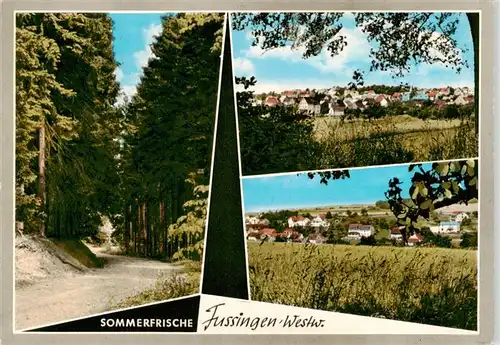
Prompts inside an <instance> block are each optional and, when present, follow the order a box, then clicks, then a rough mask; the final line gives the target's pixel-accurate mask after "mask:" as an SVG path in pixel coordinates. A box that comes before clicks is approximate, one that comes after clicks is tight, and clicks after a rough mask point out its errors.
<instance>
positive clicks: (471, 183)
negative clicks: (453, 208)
mask: <svg viewBox="0 0 500 345" xmlns="http://www.w3.org/2000/svg"><path fill="white" fill-rule="evenodd" d="M408 169H409V171H410V172H411V171H415V173H414V176H413V178H412V180H411V182H412V185H411V187H410V189H409V194H410V196H411V200H412V203H408V202H407V201H406V200H404V198H403V197H402V195H401V193H402V192H403V190H402V189H401V188H400V187H399V186H400V185H401V184H402V182H401V181H400V180H399V179H398V178H397V177H395V178H393V179H391V180H390V181H389V190H388V191H387V192H386V193H385V194H386V197H387V200H388V202H389V205H390V207H391V211H392V212H393V214H394V216H395V217H396V218H397V220H398V225H403V226H405V227H406V230H407V231H408V232H409V233H410V234H413V233H414V232H415V231H417V230H419V229H420V228H421V225H420V224H421V222H420V220H421V218H423V219H429V218H430V216H431V212H432V211H434V210H437V209H439V208H441V207H444V206H449V205H453V204H457V203H463V204H467V203H468V201H469V200H472V199H476V198H477V197H478V176H479V175H478V162H477V161H476V160H467V161H453V162H444V163H433V164H432V168H431V169H429V170H425V169H424V168H423V167H422V164H416V165H413V164H412V165H410V166H409V168H408ZM403 237H404V238H405V239H406V231H405V233H404V234H403Z"/></svg>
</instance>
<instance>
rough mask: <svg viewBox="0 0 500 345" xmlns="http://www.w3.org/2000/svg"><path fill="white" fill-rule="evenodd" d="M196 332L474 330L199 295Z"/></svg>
mask: <svg viewBox="0 0 500 345" xmlns="http://www.w3.org/2000/svg"><path fill="white" fill-rule="evenodd" d="M198 333H209V334H356V335H361V334H403V335H409V334H419V335H425V334H429V335H437V334H441V335H477V334H478V332H475V331H469V330H462V329H455V328H447V327H438V326H432V325H425V324H420V323H413V322H403V321H395V320H388V319H382V318H376V317H367V316H359V315H352V314H344V313H336V312H328V311H322V310H314V309H307V308H298V307H292V306H286V305H280V304H272V303H264V302H256V301H245V300H239V299H234V298H227V297H220V296H212V295H201V302H200V313H199V319H198Z"/></svg>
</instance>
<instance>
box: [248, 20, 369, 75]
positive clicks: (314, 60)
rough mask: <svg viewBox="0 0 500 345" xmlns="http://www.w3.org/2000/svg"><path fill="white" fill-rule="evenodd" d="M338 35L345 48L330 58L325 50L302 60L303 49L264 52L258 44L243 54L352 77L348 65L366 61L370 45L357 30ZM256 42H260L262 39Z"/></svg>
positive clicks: (286, 48) (284, 48) (289, 48)
mask: <svg viewBox="0 0 500 345" xmlns="http://www.w3.org/2000/svg"><path fill="white" fill-rule="evenodd" d="M338 35H340V36H344V37H345V40H346V42H347V46H346V47H344V49H343V50H342V51H341V52H340V53H339V54H337V55H335V56H331V55H330V52H329V51H328V50H327V49H326V48H325V49H323V50H322V52H321V53H320V54H319V55H318V56H314V57H310V58H308V59H303V54H304V52H305V48H304V47H298V48H295V49H293V48H292V47H291V46H286V47H279V48H275V49H271V50H267V51H265V50H264V49H262V48H261V47H260V44H258V45H257V46H252V47H250V48H248V49H247V50H244V51H243V54H244V55H245V56H246V57H248V58H253V59H280V60H283V61H287V62H302V63H307V64H309V65H311V66H313V67H314V68H316V69H317V70H319V71H320V72H322V73H343V74H348V75H352V72H353V69H352V68H349V67H348V64H352V63H356V62H358V63H359V62H366V61H368V60H369V51H370V48H371V45H370V43H369V42H368V40H367V38H366V35H365V34H364V33H363V32H362V31H361V30H360V29H359V28H353V29H348V28H342V29H341V30H340V31H339V34H338ZM258 40H259V41H260V42H261V40H262V38H259V39H258Z"/></svg>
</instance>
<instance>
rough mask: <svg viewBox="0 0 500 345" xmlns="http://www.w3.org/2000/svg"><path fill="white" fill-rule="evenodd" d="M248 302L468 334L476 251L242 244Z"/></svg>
mask: <svg viewBox="0 0 500 345" xmlns="http://www.w3.org/2000/svg"><path fill="white" fill-rule="evenodd" d="M248 249H249V272H250V283H251V298H252V300H257V301H263V302H270V303H278V304H285V305H292V306H297V307H304V308H313V309H320V310H327V311H337V312H344V313H350V314H358V315H364V316H375V317H383V318H388V319H395V320H401V321H409V322H417V323H425V324H432V325H438V326H446V327H454V328H462V329H469V330H476V327H477V268H476V267H477V266H476V251H473V250H459V249H443V248H421V249H419V248H395V247H368V246H349V245H320V246H314V245H302V244H293V243H263V244H261V245H259V244H253V243H249V244H248Z"/></svg>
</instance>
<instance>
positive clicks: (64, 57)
mask: <svg viewBox="0 0 500 345" xmlns="http://www.w3.org/2000/svg"><path fill="white" fill-rule="evenodd" d="M111 30H112V23H111V20H110V18H109V16H108V15H106V14H83V13H23V14H18V15H17V16H16V93H17V97H16V123H17V127H16V139H17V141H16V191H17V193H16V195H17V200H16V204H17V207H16V209H17V212H16V213H17V214H16V219H17V220H18V221H21V222H24V223H25V229H27V230H28V231H34V230H35V229H37V228H38V226H39V225H40V224H45V226H46V227H47V231H46V234H47V235H48V236H57V237H82V236H86V235H89V234H92V233H93V232H95V231H96V230H97V227H98V226H99V224H100V216H99V215H100V214H102V213H106V212H108V211H109V208H110V207H112V206H111V205H112V203H108V202H106V200H103V199H108V200H115V198H114V194H113V190H114V189H113V185H114V184H116V182H117V175H116V173H115V168H114V164H115V163H114V158H113V157H114V154H115V153H116V146H114V145H113V143H112V142H111V140H112V138H114V137H115V136H116V134H117V130H118V126H117V121H116V118H115V111H114V108H113V103H114V101H115V99H116V96H117V93H118V88H119V86H118V84H117V83H116V81H115V77H114V74H113V73H114V70H115V68H116V67H117V63H116V62H115V60H114V56H113V50H112V33H111ZM75 66H78V67H77V68H75ZM42 133H44V137H45V144H44V146H43V147H40V145H41V142H40V141H39V136H41V135H42ZM42 143H43V142H42ZM40 153H44V156H45V158H43V159H42V158H41V159H38V157H42V156H41V155H40ZM39 163H41V165H40V168H39V169H36V167H37V166H38V164H39ZM42 186H45V188H43V189H42Z"/></svg>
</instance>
